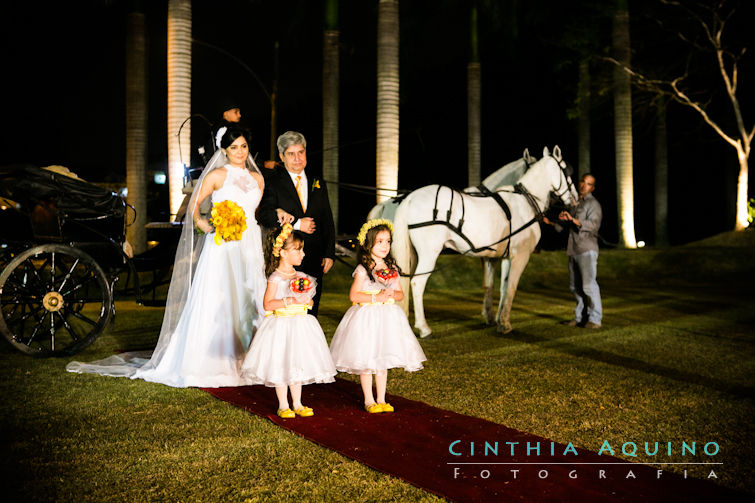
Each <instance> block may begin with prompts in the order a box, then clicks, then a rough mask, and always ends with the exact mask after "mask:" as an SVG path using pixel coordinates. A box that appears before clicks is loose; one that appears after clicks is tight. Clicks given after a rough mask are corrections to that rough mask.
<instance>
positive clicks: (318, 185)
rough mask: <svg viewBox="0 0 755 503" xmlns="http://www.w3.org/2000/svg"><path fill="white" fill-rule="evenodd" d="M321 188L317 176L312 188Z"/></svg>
mask: <svg viewBox="0 0 755 503" xmlns="http://www.w3.org/2000/svg"><path fill="white" fill-rule="evenodd" d="M319 188H320V180H318V179H317V178H315V181H314V182H312V190H315V189H319Z"/></svg>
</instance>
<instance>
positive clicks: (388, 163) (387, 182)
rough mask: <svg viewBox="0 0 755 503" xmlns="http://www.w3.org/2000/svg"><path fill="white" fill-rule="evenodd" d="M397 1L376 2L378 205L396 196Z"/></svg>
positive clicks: (397, 104)
mask: <svg viewBox="0 0 755 503" xmlns="http://www.w3.org/2000/svg"><path fill="white" fill-rule="evenodd" d="M398 22H399V13H398V0H379V4H378V44H377V45H378V47H377V162H376V165H377V166H376V182H377V186H378V187H380V188H384V189H388V190H384V191H379V192H378V194H377V202H378V203H380V202H382V201H385V200H386V199H389V198H390V197H393V196H395V195H396V189H397V188H398V141H399V73H398V67H399V57H398V48H399V24H398Z"/></svg>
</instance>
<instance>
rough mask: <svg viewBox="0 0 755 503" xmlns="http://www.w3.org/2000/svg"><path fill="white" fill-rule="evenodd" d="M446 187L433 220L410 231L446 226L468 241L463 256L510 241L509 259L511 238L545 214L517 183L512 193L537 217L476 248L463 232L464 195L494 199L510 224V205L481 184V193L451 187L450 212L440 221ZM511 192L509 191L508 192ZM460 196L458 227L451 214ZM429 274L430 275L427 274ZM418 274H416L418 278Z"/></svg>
mask: <svg viewBox="0 0 755 503" xmlns="http://www.w3.org/2000/svg"><path fill="white" fill-rule="evenodd" d="M444 187H445V186H444V185H438V190H436V192H435V205H434V207H433V218H432V220H428V221H426V222H419V223H416V224H409V226H408V227H409V229H416V228H418V227H427V226H429V225H445V226H446V227H448V228H449V229H451V230H452V231H454V232H455V233H456V234H458V235H459V237H461V238H462V239H463V240H464V241H466V243H467V245H468V246H469V249H468V250H467V251H465V252H464V253H462V255H466V254H468V253H479V252H481V251H484V250H489V251H494V250H493V246H495V245H497V244H498V243H501V242H503V241H506V240H508V243H506V251H504V253H503V257H508V255H509V252H510V249H511V239H510V238H511V237H512V236H514V235H515V234H518V233H519V232H521V231H523V230H524V229H526V228H527V227H529V226H531V225H532V224H534V223H535V222H537V221H539V220H542V218H543V212H542V211H541V210H540V207H539V206H538V204H537V201H536V200H535V196H533V195H532V194H531V193H530V191H528V190H527V188H526V187H525V186H524V185H522V184H521V183H517V184H516V185H514V190H513V191H511V192H512V193H514V194H521V195H522V196H524V198H525V200H526V201H527V202H528V203H529V204H530V206H531V207H532V209H533V210H534V211H535V216H534V217H533V218H532V219H531V220H530V221H529V222H527V223H525V224H524V225H523V226H521V227H520V228H518V229H516V230H514V231H511V232H510V233H509V234H508V235H507V236H504V237H502V238H501V239H499V240H498V241H496V242H494V243H490V244H489V245H487V246H481V247H475V245H474V243H472V240H471V239H469V237H467V235H466V234H464V232H463V229H462V228H463V226H464V213H465V206H464V194H466V195H468V196H471V197H490V198H492V199H493V200H494V201H495V202H496V203H498V206H500V207H501V210H503V212H504V213H505V214H506V218H507V219H508V221H509V223H511V209H510V208H509V205H508V204H506V201H504V200H503V198H502V197H501V195H500V194H499V192H498V191H492V190H490V189H489V188H487V187H486V186H484V185H482V184H480V185H478V186H477V190H478V191H479V192H464V193H462V192H459V191H458V190H455V189H452V188H451V187H445V188H447V189H448V190H450V191H451V203H450V205H449V207H448V211H447V212H446V219H445V220H439V219H438V212H439V209H438V197H439V195H440V191H441V189H443V188H444ZM507 192H509V191H507ZM455 194H459V199H460V200H461V217H459V220H458V223H457V224H456V225H454V224H452V223H451V212H452V210H453V205H454V199H455V198H454V195H455ZM425 274H428V273H425ZM416 275H417V274H415V276H416Z"/></svg>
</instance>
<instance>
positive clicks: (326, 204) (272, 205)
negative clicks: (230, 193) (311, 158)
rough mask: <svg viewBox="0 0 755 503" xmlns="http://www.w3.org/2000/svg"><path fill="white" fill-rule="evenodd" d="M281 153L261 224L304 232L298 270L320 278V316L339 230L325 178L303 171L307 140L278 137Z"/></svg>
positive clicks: (268, 179)
mask: <svg viewBox="0 0 755 503" xmlns="http://www.w3.org/2000/svg"><path fill="white" fill-rule="evenodd" d="M278 153H279V154H280V157H281V160H282V161H283V164H284V166H285V167H281V166H276V167H275V168H274V169H273V171H272V172H267V173H266V174H265V192H264V193H263V194H262V200H261V201H260V206H259V214H258V220H259V223H260V225H262V226H263V227H267V228H270V229H273V232H279V229H280V226H281V225H282V224H284V223H286V222H289V223H291V224H292V225H293V226H294V229H296V230H300V231H302V232H303V233H304V254H305V255H304V260H303V261H302V263H301V266H299V267H297V269H299V270H301V271H302V272H304V273H306V274H309V275H310V276H314V277H315V278H316V279H317V293H316V294H315V297H314V299H313V300H314V305H313V306H312V311H311V313H312V314H313V315H315V316H317V311H318V306H319V304H320V294H321V293H322V287H323V281H322V278H323V275H324V274H327V273H328V271H329V270H330V268H331V267H333V260H334V259H335V257H336V255H335V240H336V231H335V224H334V223H333V213H332V212H331V210H330V200H329V199H328V188H327V187H326V186H325V181H324V180H322V179H320V178H316V177H313V176H311V174H310V175H309V176H308V174H307V173H306V172H305V171H304V168H306V167H307V140H305V139H304V135H302V134H301V133H297V132H296V131H287V132H285V133H283V134H282V135H280V136H279V137H278Z"/></svg>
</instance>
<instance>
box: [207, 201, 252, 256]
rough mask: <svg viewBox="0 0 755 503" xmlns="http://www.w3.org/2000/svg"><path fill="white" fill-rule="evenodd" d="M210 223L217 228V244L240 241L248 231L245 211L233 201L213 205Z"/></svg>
mask: <svg viewBox="0 0 755 503" xmlns="http://www.w3.org/2000/svg"><path fill="white" fill-rule="evenodd" d="M210 223H211V224H212V225H213V227H215V244H217V245H221V244H223V242H225V241H239V240H241V234H243V232H244V231H245V230H246V214H245V213H244V209H243V208H242V207H241V206H239V205H238V204H236V203H234V202H233V201H228V200H226V201H221V202H219V203H213V205H212V211H210Z"/></svg>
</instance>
